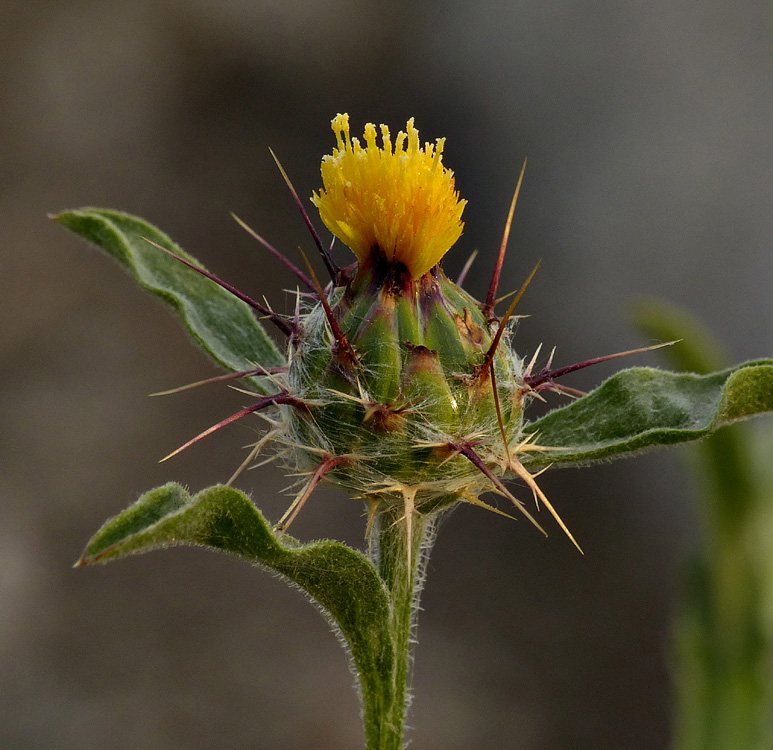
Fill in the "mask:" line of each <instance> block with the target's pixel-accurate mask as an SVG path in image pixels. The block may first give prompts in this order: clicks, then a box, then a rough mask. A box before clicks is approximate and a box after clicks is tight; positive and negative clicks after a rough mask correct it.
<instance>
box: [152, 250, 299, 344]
mask: <svg viewBox="0 0 773 750" xmlns="http://www.w3.org/2000/svg"><path fill="white" fill-rule="evenodd" d="M142 239H143V240H145V242H148V243H149V244H151V245H153V247H157V248H158V249H159V250H163V251H164V252H165V253H166V254H167V255H171V256H172V257H173V258H174V259H175V260H179V261H180V263H182V264H183V265H186V266H188V268H190V269H192V270H193V271H196V272H197V273H200V274H201V275H202V276H205V277H206V278H208V279H209V280H210V281H214V282H215V284H217V285H218V286H219V287H222V288H223V289H225V290H226V291H227V292H230V293H231V294H233V296H234V297H236V298H237V299H240V300H241V301H242V302H246V303H247V304H248V305H249V306H250V307H251V308H252V309H253V310H255V311H257V312H259V313H260V314H261V315H263V316H264V317H266V318H268V319H269V320H270V321H271V322H272V323H273V324H274V325H275V326H276V327H277V328H278V329H279V330H280V331H281V332H282V333H283V334H284V335H285V336H292V335H293V334H297V333H298V331H296V330H295V327H294V326H293V325H292V323H290V322H289V321H287V320H286V319H285V318H283V317H282V316H281V315H277V313H275V312H274V311H273V310H269V309H268V308H267V307H266V306H265V305H262V304H261V303H260V302H256V301H255V300H254V299H252V298H251V297H248V296H247V295H246V294H244V292H240V291H239V290H238V289H237V288H236V287H234V286H231V285H230V284H229V283H227V282H225V281H223V280H222V279H220V278H218V277H217V276H215V274H213V273H210V272H209V271H205V270H204V269H203V268H199V267H198V266H197V265H195V264H193V263H191V262H190V261H189V260H186V259H185V258H183V257H181V256H180V255H177V253H173V252H172V251H171V250H168V249H167V248H165V247H163V246H162V245H159V244H158V243H157V242H153V240H149V239H148V238H147V237H143V238H142Z"/></svg>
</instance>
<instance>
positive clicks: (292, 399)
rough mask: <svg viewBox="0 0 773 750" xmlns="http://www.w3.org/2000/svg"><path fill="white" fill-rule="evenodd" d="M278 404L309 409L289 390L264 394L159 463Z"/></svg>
mask: <svg viewBox="0 0 773 750" xmlns="http://www.w3.org/2000/svg"><path fill="white" fill-rule="evenodd" d="M278 404H289V405H291V406H295V407H298V408H300V409H303V410H307V409H308V405H307V404H306V402H304V401H303V400H302V399H299V398H298V397H297V396H293V395H292V394H291V393H288V392H287V391H283V392H282V393H275V394H273V395H271V396H264V397H263V398H260V399H258V400H257V401H256V402H255V403H254V404H251V405H250V406H247V407H245V408H244V409H241V410H240V411H237V412H236V414H232V415H231V416H230V417H226V418H225V419H223V420H222V421H220V422H218V423H217V424H214V425H212V427H208V428H207V429H206V430H204V432H201V433H199V434H198V435H196V437H195V438H192V439H191V440H189V441H188V442H187V443H185V444H184V445H181V446H180V447H179V448H177V449H176V450H173V451H172V452H171V453H170V454H169V455H168V456H164V458H162V459H161V461H159V463H163V462H164V461H168V460H169V459H170V458H172V457H173V456H176V455H177V454H178V453H182V451H184V450H185V449H186V448H190V447H191V446H192V445H193V444H194V443H198V442H199V440H201V439H203V438H205V437H207V436H208V435H211V434H212V433H213V432H216V431H217V430H219V429H221V428H223V427H227V426H228V425H229V424H232V423H233V422H236V421H238V420H239V419H241V418H242V417H246V416H247V415H248V414H254V413H255V412H256V411H260V410H261V409H265V408H266V407H268V406H274V405H278Z"/></svg>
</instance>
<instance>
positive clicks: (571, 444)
mask: <svg viewBox="0 0 773 750" xmlns="http://www.w3.org/2000/svg"><path fill="white" fill-rule="evenodd" d="M767 411H773V360H760V361H756V362H747V363H746V364H743V365H738V366H737V367H734V368H731V369H729V370H724V371H722V372H716V373H712V374H710V375H693V374H689V373H673V372H663V371H661V370H655V369H651V368H647V367H635V368H632V369H630V370H623V371H622V372H619V373H617V374H616V375H614V376H612V377H611V378H609V380H607V381H606V382H604V383H602V384H601V385H600V386H599V387H598V388H596V390H594V391H592V392H591V393H589V394H588V395H587V396H584V397H583V398H580V399H578V400H577V401H575V402H574V403H571V404H569V405H567V406H564V407H561V408H560V409H556V410H555V411H552V412H550V413H549V414H546V415H545V416H544V417H542V418H541V419H538V420H537V421H535V422H533V423H532V424H530V425H528V427H527V428H526V430H527V432H528V433H536V440H535V442H536V443H537V444H539V445H541V446H545V447H548V448H551V450H549V451H547V452H545V453H540V454H535V455H534V457H532V458H531V459H530V460H529V462H528V463H529V465H532V466H534V465H539V464H558V465H560V464H573V463H585V462H589V461H596V460H599V459H608V458H616V457H622V456H625V455H630V454H632V453H636V452H639V451H642V450H644V449H646V448H654V447H656V446H659V445H671V444H673V443H681V442H685V441H689V440H697V439H698V438H702V437H705V436H706V435H710V434H711V433H713V432H714V431H715V430H717V429H719V428H720V427H722V426H723V425H726V424H730V423H731V422H735V421H737V420H739V419H744V418H746V417H750V416H753V415H755V414H761V413H763V412H767Z"/></svg>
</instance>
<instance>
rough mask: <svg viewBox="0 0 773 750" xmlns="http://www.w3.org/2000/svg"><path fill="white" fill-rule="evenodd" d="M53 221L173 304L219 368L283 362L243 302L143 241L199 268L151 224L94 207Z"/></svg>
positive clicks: (263, 383) (263, 386) (262, 386)
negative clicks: (92, 245)
mask: <svg viewBox="0 0 773 750" xmlns="http://www.w3.org/2000/svg"><path fill="white" fill-rule="evenodd" d="M54 219H55V220H56V221H58V222H59V223H60V224H62V225H63V226H65V227H67V228H68V229H71V230H72V231H73V232H75V233H76V234H79V235H81V236H82V237H84V238H85V239H87V240H89V242H92V243H93V244H94V245H96V246H97V247H99V248H100V249H101V250H104V252H106V253H107V254H108V255H110V256H112V257H113V258H115V260H117V261H118V262H119V263H120V264H121V265H122V266H123V267H124V268H125V269H126V270H127V271H128V272H129V273H130V274H132V275H133V276H134V278H135V279H136V280H137V283H138V284H139V285H140V286H141V287H143V288H144V289H146V290H147V291H149V292H151V293H153V294H154V295H156V296H157V297H160V298H161V299H162V300H164V302H166V303H168V304H170V305H171V306H172V307H173V308H175V310H176V311H177V313H178V315H179V318H180V321H181V323H182V324H183V326H184V327H185V329H186V330H187V331H188V333H190V335H191V336H192V337H193V339H194V341H195V342H196V343H197V344H198V345H199V346H200V347H201V348H202V349H203V350H204V351H205V352H207V354H209V355H210V356H211V357H212V358H213V359H214V360H215V362H217V363H218V364H219V365H221V366H222V367H224V368H226V369H227V370H231V371H233V372H242V371H246V370H251V369H254V367H255V364H258V365H261V366H262V367H277V366H281V365H283V364H284V357H283V356H282V354H281V353H280V352H279V350H278V349H277V347H276V345H275V344H274V342H273V341H272V340H271V339H270V338H269V336H268V334H266V332H265V331H264V330H263V327H262V326H261V324H260V322H259V321H258V320H257V319H256V318H255V315H253V313H252V310H251V309H250V308H249V307H248V306H247V305H246V304H245V303H244V302H242V301H241V300H239V299H236V297H234V296H233V295H232V294H230V293H229V292H227V291H226V290H225V289H223V288H221V287H220V286H218V285H217V284H215V283H214V282H213V281H210V280H209V279H207V278H205V277H204V276H202V275H201V274H198V273H196V271H194V270H192V269H190V268H188V267H187V266H185V265H184V264H182V263H180V261H178V260H175V259H174V258H172V257H171V256H169V255H167V254H166V253H164V252H162V251H161V250H159V249H158V248H157V247H153V245H151V244H150V243H149V242H147V241H146V240H152V241H153V242H155V243H157V244H159V245H161V246H162V247H165V248H167V249H168V250H171V251H172V252H173V253H175V254H176V255H180V256H181V257H183V258H185V259H186V260H188V261H191V262H192V263H194V264H196V265H198V266H200V267H202V268H203V266H201V264H200V263H199V262H198V261H197V260H196V259H195V258H193V257H191V256H190V255H188V254H187V253H186V252H185V251H183V250H181V249H180V248H179V247H177V245H175V244H174V242H172V240H170V239H169V237H167V236H166V235H165V234H164V233H163V232H161V231H159V230H158V229H156V228H155V227H154V226H152V225H151V224H148V223H147V222H146V221H143V220H142V219H139V218H137V217H136V216H131V215H129V214H125V213H121V212H119V211H110V210H106V209H100V208H83V209H79V210H77V211H65V212H63V213H60V214H58V215H57V216H55V217H54ZM251 381H252V383H253V385H254V386H255V387H256V388H257V389H258V390H260V391H261V392H264V393H265V392H273V391H275V390H276V389H275V387H274V386H273V385H272V384H271V382H270V381H267V380H266V378H252V379H251Z"/></svg>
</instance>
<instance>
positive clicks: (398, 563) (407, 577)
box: [363, 509, 433, 750]
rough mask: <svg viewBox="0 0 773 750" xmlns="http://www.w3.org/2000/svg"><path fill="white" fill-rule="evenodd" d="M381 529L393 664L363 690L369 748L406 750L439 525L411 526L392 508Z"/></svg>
mask: <svg viewBox="0 0 773 750" xmlns="http://www.w3.org/2000/svg"><path fill="white" fill-rule="evenodd" d="M378 524H379V528H378V530H377V532H376V535H377V539H378V548H377V550H375V560H374V563H375V564H376V568H377V569H378V572H379V575H380V576H381V578H382V580H383V581H384V583H385V585H386V587H387V590H388V591H389V594H390V600H391V608H390V633H391V641H392V643H391V644H390V647H391V648H390V649H389V650H390V651H391V656H392V659H391V660H390V668H389V669H385V670H384V671H383V672H382V673H381V675H380V679H379V684H378V685H374V684H372V683H371V685H369V686H366V685H363V703H364V713H365V716H364V719H365V735H366V743H367V744H366V747H367V750H402V748H403V731H404V727H405V712H406V708H407V703H408V680H409V678H410V671H411V643H412V642H413V640H414V639H413V629H414V627H415V624H416V612H417V610H418V604H419V595H420V594H421V589H422V585H423V583H424V570H425V567H426V561H427V557H428V555H429V548H430V543H431V540H432V528H433V523H432V521H431V520H430V519H428V518H427V517H425V516H422V515H420V514H418V513H415V512H414V513H413V514H412V517H411V519H410V523H408V522H407V520H406V515H405V511H404V510H403V509H392V510H384V511H382V512H381V513H380V514H379V518H378ZM409 530H410V538H409Z"/></svg>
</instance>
